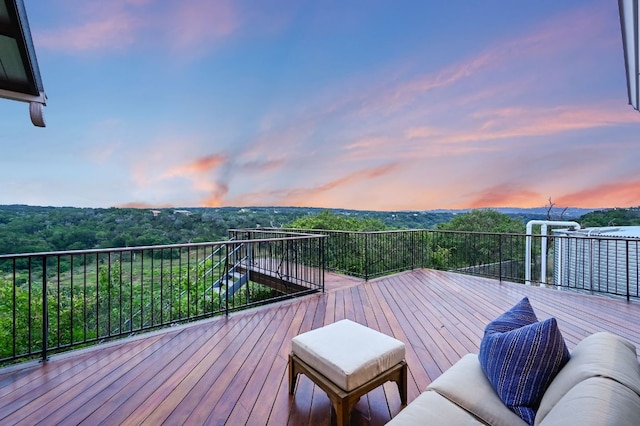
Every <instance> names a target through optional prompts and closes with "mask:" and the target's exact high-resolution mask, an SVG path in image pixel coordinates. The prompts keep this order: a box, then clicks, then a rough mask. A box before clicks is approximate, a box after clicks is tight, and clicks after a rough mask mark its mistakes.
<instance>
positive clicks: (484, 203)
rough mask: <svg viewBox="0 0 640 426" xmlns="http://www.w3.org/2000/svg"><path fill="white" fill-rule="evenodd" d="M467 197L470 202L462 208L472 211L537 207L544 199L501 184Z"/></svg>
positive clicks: (535, 193)
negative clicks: (507, 207)
mask: <svg viewBox="0 0 640 426" xmlns="http://www.w3.org/2000/svg"><path fill="white" fill-rule="evenodd" d="M468 197H469V199H470V201H468V202H465V203H464V208H472V209H475V208H483V207H504V206H520V207H537V206H539V205H540V201H541V200H544V197H543V196H542V195H541V194H539V193H537V192H536V191H533V190H530V189H524V188H523V187H522V186H520V185H514V184H511V183H501V184H498V185H495V186H492V187H490V188H485V189H482V190H479V191H477V192H475V193H474V194H470V195H469V196H468ZM460 207H461V208H462V207H463V206H460Z"/></svg>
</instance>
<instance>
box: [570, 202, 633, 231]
mask: <svg viewBox="0 0 640 426" xmlns="http://www.w3.org/2000/svg"><path fill="white" fill-rule="evenodd" d="M577 222H578V223H580V225H581V226H582V227H583V228H589V227H600V226H637V225H640V207H635V208H630V209H607V210H597V211H593V212H591V213H587V214H585V215H583V216H581V217H580V218H579V219H578V220H577Z"/></svg>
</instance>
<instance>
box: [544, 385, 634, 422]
mask: <svg viewBox="0 0 640 426" xmlns="http://www.w3.org/2000/svg"><path fill="white" fill-rule="evenodd" d="M638 422H640V397H639V396H638V395H637V394H636V393H635V392H633V391H632V390H630V389H629V388H628V387H626V386H623V385H621V384H620V383H618V382H616V381H614V380H611V379H606V378H602V377H592V378H590V379H586V380H584V381H582V382H580V383H578V384H577V385H576V386H574V387H573V388H571V390H569V392H567V394H566V395H565V396H564V397H562V399H560V401H559V402H558V403H557V404H556V405H555V407H554V408H553V410H551V411H550V412H549V414H548V415H547V416H545V418H544V420H542V422H541V423H540V426H556V425H557V426H565V425H584V426H586V425H597V426H635V425H638Z"/></svg>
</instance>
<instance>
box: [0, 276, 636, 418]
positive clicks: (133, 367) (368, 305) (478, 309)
mask: <svg viewBox="0 0 640 426" xmlns="http://www.w3.org/2000/svg"><path fill="white" fill-rule="evenodd" d="M327 277H328V278H327V280H326V292H325V293H323V294H315V295H309V296H305V297H303V298H300V299H295V300H288V301H284V302H281V303H278V304H275V305H270V306H265V307H260V308H255V309H251V310H248V311H244V312H237V313H233V314H231V315H230V316H229V317H228V318H225V317H219V318H214V319H210V320H206V321H201V322H198V323H194V324H190V325H185V326H179V327H173V328H170V329H167V330H163V331H159V332H155V333H151V334H148V335H140V336H137V337H135V338H131V339H126V340H122V341H120V342H115V343H110V344H106V345H101V346H97V347H94V348H90V349H84V350H80V351H75V352H71V353H68V354H64V355H56V356H53V357H52V358H51V359H50V360H49V361H48V362H46V363H28V364H24V365H22V366H18V367H16V366H14V367H9V368H6V369H3V370H0V423H1V424H3V425H5V424H7V425H12V424H25V425H26V424H37V423H39V424H63V425H66V424H69V425H72V424H73V425H75V424H86V425H97V424H104V425H110V424H136V425H137V424H149V425H155V424H162V423H165V424H194V425H198V424H229V425H238V424H240V425H241V424H247V425H265V424H270V425H285V424H290V425H322V426H325V425H326V426H329V425H331V424H332V417H334V416H332V412H331V406H330V402H329V399H328V397H327V396H326V394H324V392H323V391H322V390H320V389H319V388H318V387H317V386H315V385H314V384H313V383H312V382H311V381H310V380H309V379H308V378H306V377H304V376H301V377H300V378H299V380H298V385H297V389H296V394H295V397H290V396H289V394H288V375H287V357H288V354H289V351H290V349H291V344H290V341H291V338H293V337H294V336H296V335H297V334H299V333H302V332H305V331H309V330H311V329H314V328H317V327H320V326H322V325H326V324H330V323H333V322H335V321H337V320H340V319H343V318H349V319H351V320H354V321H356V322H359V323H361V324H365V325H367V326H369V327H371V328H374V329H376V330H379V331H381V332H383V333H385V334H388V335H391V336H394V337H395V338H397V339H399V340H401V341H403V342H405V344H406V346H407V355H406V359H407V362H408V365H409V377H408V399H409V401H411V400H413V399H414V398H416V397H417V396H418V395H419V394H420V392H422V390H423V389H424V388H425V387H426V386H427V385H428V384H429V383H430V382H431V381H432V380H434V379H435V378H436V377H438V376H439V375H440V374H441V373H442V371H443V370H445V369H447V368H448V367H450V366H451V365H452V364H453V363H455V362H456V361H457V360H458V359H460V358H461V357H462V356H463V355H464V354H466V353H469V352H477V350H478V346H479V343H480V339H481V337H482V333H483V330H484V326H485V324H486V323H487V322H488V321H490V320H491V319H493V318H495V317H496V316H497V315H499V314H500V313H501V312H503V311H504V310H506V309H508V308H509V307H511V306H512V305H513V304H515V303H516V302H517V301H518V300H520V298H522V297H524V296H528V297H529V299H530V300H531V303H532V305H533V307H534V309H535V311H536V313H537V314H538V317H539V318H540V319H544V318H548V317H550V316H554V317H556V318H557V319H558V324H559V327H560V329H561V331H562V333H563V336H564V338H565V340H566V342H567V345H568V346H569V348H570V349H572V348H573V347H575V345H576V344H577V343H578V342H579V341H580V340H581V339H582V338H584V337H586V336H587V335H589V334H591V333H594V332H596V331H602V330H606V331H611V332H613V333H616V334H619V335H621V336H623V337H625V338H627V339H629V340H630V341H631V342H633V343H634V344H635V345H636V346H639V347H640V327H637V324H640V301H631V302H627V301H626V300H622V299H615V298H609V297H602V296H590V295H584V294H577V293H571V292H567V291H559V290H553V289H545V288H538V287H533V286H525V285H520V284H513V283H508V282H498V281H495V280H490V279H484V278H478V277H471V276H466V275H459V274H452V273H447V272H441V271H434V270H415V271H411V272H405V273H401V274H396V275H393V276H389V277H383V278H378V279H375V280H372V281H369V282H364V281H362V280H357V279H354V278H348V277H343V276H339V275H336V274H328V275H327ZM400 408H401V407H400V398H399V395H398V391H397V388H396V386H395V384H393V383H387V384H385V385H384V386H382V387H379V388H377V389H375V390H374V391H372V392H370V393H369V394H368V395H366V396H364V397H363V398H361V400H360V401H359V402H358V403H357V404H356V406H355V408H354V411H353V413H352V419H351V423H352V425H382V424H384V423H386V422H387V421H388V420H389V419H390V418H391V417H392V416H394V415H396V414H397V413H398V411H399V410H400ZM334 423H335V421H334Z"/></svg>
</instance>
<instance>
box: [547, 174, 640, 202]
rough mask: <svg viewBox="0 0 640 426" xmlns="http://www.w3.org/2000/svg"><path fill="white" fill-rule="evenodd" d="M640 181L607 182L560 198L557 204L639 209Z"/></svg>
mask: <svg viewBox="0 0 640 426" xmlns="http://www.w3.org/2000/svg"><path fill="white" fill-rule="evenodd" d="M638 188H640V180H638V179H630V180H628V181H616V182H606V183H602V184H601V185H596V186H594V187H592V188H586V189H582V190H579V191H576V192H572V193H568V194H565V195H562V196H560V197H558V199H557V204H558V205H563V206H584V207H592V208H604V207H638V206H640V192H638Z"/></svg>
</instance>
